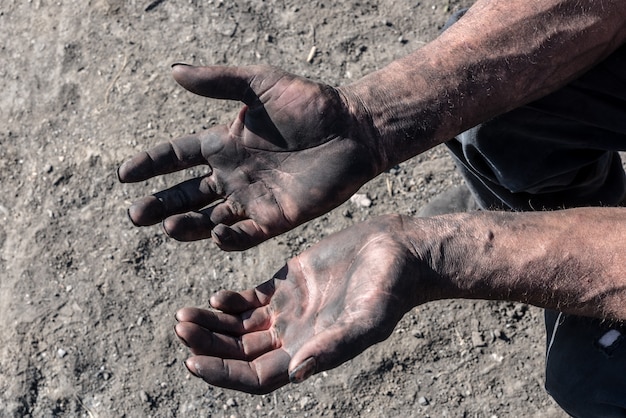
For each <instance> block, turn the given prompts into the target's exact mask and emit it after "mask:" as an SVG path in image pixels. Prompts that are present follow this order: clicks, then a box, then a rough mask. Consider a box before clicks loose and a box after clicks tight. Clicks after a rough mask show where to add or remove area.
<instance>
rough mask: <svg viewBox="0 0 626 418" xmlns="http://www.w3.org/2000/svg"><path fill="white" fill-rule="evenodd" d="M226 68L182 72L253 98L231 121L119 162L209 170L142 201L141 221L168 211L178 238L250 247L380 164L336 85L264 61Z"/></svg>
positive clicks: (201, 90) (326, 204)
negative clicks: (205, 167)
mask: <svg viewBox="0 0 626 418" xmlns="http://www.w3.org/2000/svg"><path fill="white" fill-rule="evenodd" d="M177 68H178V67H177ZM219 71H222V72H224V70H223V69H214V68H212V67H208V69H207V68H192V67H185V68H183V69H182V70H180V71H179V72H178V76H177V79H178V80H179V82H180V83H181V84H182V85H183V86H185V87H186V88H188V89H190V90H192V91H194V92H196V93H198V94H202V95H205V96H209V97H218V98H223V97H226V98H231V99H238V100H241V101H243V102H244V103H246V105H245V106H244V107H243V108H242V110H241V112H240V113H239V115H238V116H237V118H236V119H235V120H234V122H233V123H232V124H231V125H230V126H228V127H226V126H219V127H215V128H212V129H209V130H207V131H205V132H203V133H201V134H199V135H193V136H188V137H183V138H179V139H177V140H174V141H172V142H170V143H166V144H161V145H159V146H157V147H155V148H154V149H152V150H150V151H148V152H145V153H141V154H138V155H137V156H135V157H134V158H133V159H131V160H130V161H128V162H126V163H125V164H124V165H122V166H121V167H120V170H119V176H120V179H121V180H122V181H141V180H144V179H147V178H150V177H153V176H155V175H159V174H165V173H169V172H173V171H178V170H181V169H184V168H188V167H191V166H195V165H200V164H206V165H209V167H210V170H211V172H210V174H209V175H207V176H204V177H200V178H196V179H191V180H188V181H186V182H183V183H181V184H179V185H177V186H175V187H173V188H171V189H168V190H165V191H162V192H159V193H157V194H155V195H153V196H149V197H146V198H144V199H142V200H140V201H138V202H136V203H135V204H134V205H133V206H132V207H131V208H130V210H129V215H130V217H131V219H132V220H133V222H134V223H135V224H138V225H152V224H154V223H157V222H160V221H162V220H164V228H165V230H166V232H167V233H168V234H169V235H170V236H172V237H174V238H176V239H180V240H197V239H204V238H208V237H209V236H211V235H212V236H213V238H214V240H215V241H216V242H217V243H218V245H219V246H220V247H221V248H222V249H226V250H243V249H247V248H250V247H252V246H254V245H256V244H258V243H260V242H262V241H264V240H266V239H268V238H270V237H273V236H276V235H279V234H281V233H283V232H285V231H288V230H290V229H292V228H294V227H295V226H297V225H299V224H301V223H303V222H306V221H308V220H310V219H312V218H314V217H316V216H319V215H321V214H323V213H325V212H327V211H329V210H331V209H332V208H334V207H336V206H338V205H339V204H341V203H342V202H344V201H345V200H346V199H347V198H348V197H349V196H350V195H351V194H352V193H354V192H355V191H356V190H357V189H358V188H359V187H360V186H361V185H362V184H364V183H365V182H366V181H368V180H369V179H371V178H372V177H373V176H374V175H376V174H377V170H378V167H376V163H375V162H374V157H373V154H372V149H371V146H370V145H368V144H367V143H366V141H363V140H362V138H361V139H359V136H363V135H362V134H361V133H360V132H357V131H356V130H355V128H353V124H352V123H351V120H350V117H349V115H348V113H347V110H346V105H345V103H344V101H343V99H342V98H341V96H340V95H339V93H338V92H337V90H335V89H332V88H330V87H328V86H325V85H321V84H318V83H314V82H311V81H308V80H305V79H302V78H298V77H295V76H293V75H290V74H287V73H284V72H282V71H279V70H276V69H271V68H266V67H261V68H258V67H253V68H249V69H247V70H246V71H248V72H249V73H250V74H247V75H245V76H243V75H242V74H239V73H236V74H230V75H229V77H226V78H227V79H226V80H224V77H225V76H224V74H222V72H219ZM233 71H234V70H233ZM239 71H244V70H241V69H239ZM218 76H219V77H218ZM220 77H221V78H220ZM360 141H361V142H360ZM215 202H217V204H215V205H214V206H212V207H209V208H206V207H207V206H208V205H211V204H213V203H215Z"/></svg>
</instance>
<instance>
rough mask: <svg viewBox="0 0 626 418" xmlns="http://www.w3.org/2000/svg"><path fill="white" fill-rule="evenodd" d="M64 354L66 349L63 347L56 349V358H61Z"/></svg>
mask: <svg viewBox="0 0 626 418" xmlns="http://www.w3.org/2000/svg"><path fill="white" fill-rule="evenodd" d="M65 356H67V351H65V350H64V349H62V348H59V349H58V350H57V357H58V358H63V357H65Z"/></svg>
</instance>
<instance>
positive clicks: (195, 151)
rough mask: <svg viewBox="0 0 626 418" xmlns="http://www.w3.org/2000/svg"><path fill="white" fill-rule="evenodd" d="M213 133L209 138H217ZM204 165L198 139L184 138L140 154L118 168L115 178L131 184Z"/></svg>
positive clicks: (164, 143)
mask: <svg viewBox="0 0 626 418" xmlns="http://www.w3.org/2000/svg"><path fill="white" fill-rule="evenodd" d="M214 131H215V132H212V135H211V136H212V137H215V138H217V134H218V131H219V130H217V129H215V128H214ZM204 163H206V160H205V159H204V158H203V155H202V143H201V141H200V138H199V137H198V136H186V137H183V138H178V139H175V140H172V141H169V142H163V143H160V144H158V145H156V146H155V147H153V148H151V149H149V150H147V151H143V152H140V153H139V154H137V155H135V156H134V157H132V158H131V159H130V160H128V161H125V162H124V163H123V164H122V165H121V166H120V167H119V168H118V170H117V176H118V178H119V180H120V181H121V182H122V183H133V182H138V181H143V180H147V179H149V178H151V177H154V176H157V175H161V174H167V173H173V172H175V171H179V170H183V169H185V168H189V167H194V166H196V165H199V164H204Z"/></svg>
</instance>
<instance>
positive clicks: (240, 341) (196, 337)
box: [175, 216, 419, 393]
mask: <svg viewBox="0 0 626 418" xmlns="http://www.w3.org/2000/svg"><path fill="white" fill-rule="evenodd" d="M402 222H403V221H402V218H400V217H399V216H387V217H383V218H377V219H374V220H372V221H369V222H366V223H363V224H361V225H359V226H356V227H352V228H349V229H347V230H344V231H342V232H340V233H337V234H335V235H332V236H330V237H328V238H326V239H325V240H324V241H322V242H320V243H319V244H317V245H316V246H314V247H312V248H310V249H308V250H307V251H305V252H304V253H302V254H301V255H300V256H298V257H295V258H293V259H291V260H290V261H289V262H288V263H287V265H286V266H285V267H283V268H282V269H281V270H280V271H279V272H278V273H276V275H275V276H274V278H272V279H271V280H269V281H267V282H265V283H263V284H262V285H260V286H258V287H256V288H255V289H250V290H246V291H243V292H231V291H221V292H218V293H216V294H215V295H214V296H213V297H212V298H211V300H210V302H211V305H212V307H213V308H215V309H216V310H204V309H198V308H184V309H181V310H180V311H178V313H177V314H176V318H177V320H178V321H179V323H178V324H177V325H176V328H175V330H176V334H177V335H178V336H179V338H180V339H181V340H182V341H183V342H184V343H185V344H186V345H187V346H188V347H190V349H191V352H192V354H194V356H193V357H190V358H189V359H188V360H187V361H186V363H185V364H186V365H187V368H188V369H189V370H190V371H191V373H193V374H194V375H196V376H198V377H200V378H202V379H204V380H205V381H206V382H207V383H209V384H212V385H216V386H221V387H226V388H230V389H236V390H240V391H244V392H249V393H267V392H270V391H272V390H275V389H277V388H279V387H281V386H284V385H285V384H287V383H289V382H290V381H291V382H301V381H303V380H305V379H306V378H308V377H310V376H311V375H312V374H314V373H319V372H321V371H324V370H328V369H331V368H333V367H336V366H338V365H340V364H341V363H343V362H345V361H347V360H349V359H351V358H353V357H355V356H356V355H358V354H359V353H361V352H362V351H363V350H365V349H366V348H367V347H369V346H371V345H374V344H375V343H377V342H380V341H382V340H384V339H386V338H387V337H388V336H389V335H390V334H391V332H392V331H393V329H394V327H395V326H396V324H397V323H398V321H399V320H400V318H401V317H402V316H403V315H404V314H405V313H406V312H407V311H408V310H409V309H411V308H412V307H413V306H414V305H415V304H416V299H417V295H418V290H417V288H418V283H419V275H418V271H419V263H416V262H415V259H416V258H415V255H414V252H413V251H412V246H411V245H408V243H407V242H406V239H405V238H404V237H403V234H402V231H403V223H402Z"/></svg>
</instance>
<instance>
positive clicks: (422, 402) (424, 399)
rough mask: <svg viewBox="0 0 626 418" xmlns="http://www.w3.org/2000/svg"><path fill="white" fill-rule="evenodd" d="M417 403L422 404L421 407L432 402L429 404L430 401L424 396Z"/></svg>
mask: <svg viewBox="0 0 626 418" xmlns="http://www.w3.org/2000/svg"><path fill="white" fill-rule="evenodd" d="M417 403H418V404H420V405H421V406H426V405H428V404H429V403H430V402H428V399H426V398H425V397H424V396H420V397H419V399H418V400H417Z"/></svg>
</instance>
